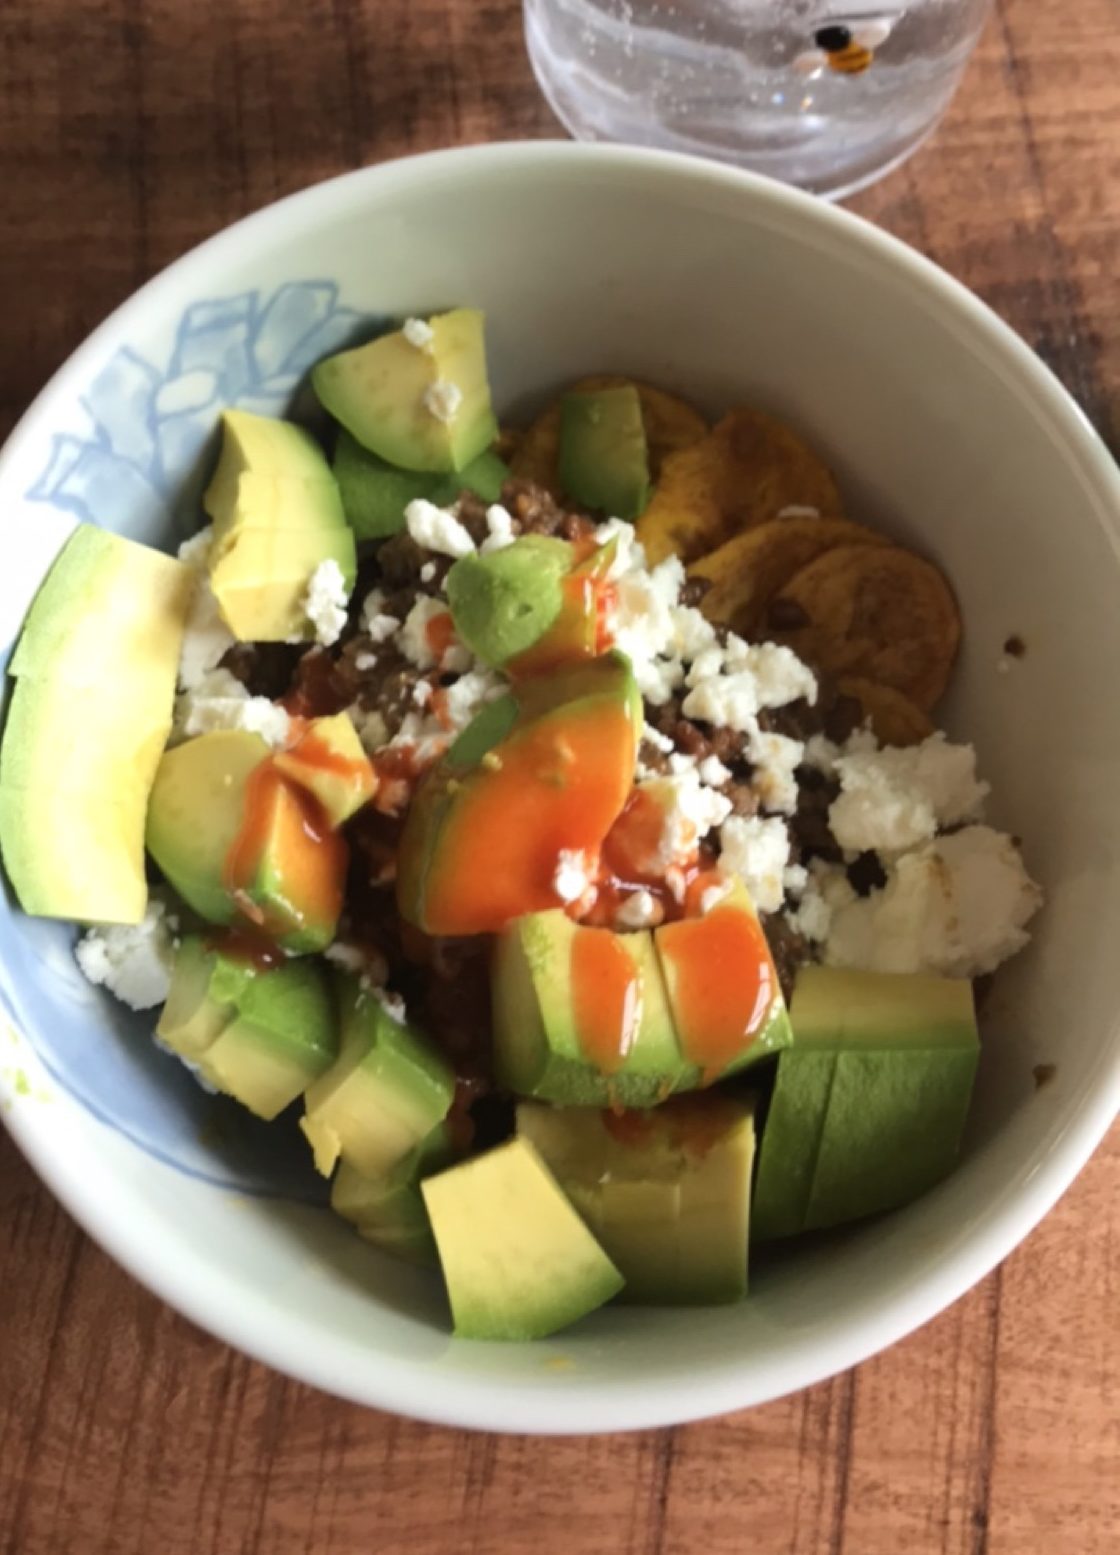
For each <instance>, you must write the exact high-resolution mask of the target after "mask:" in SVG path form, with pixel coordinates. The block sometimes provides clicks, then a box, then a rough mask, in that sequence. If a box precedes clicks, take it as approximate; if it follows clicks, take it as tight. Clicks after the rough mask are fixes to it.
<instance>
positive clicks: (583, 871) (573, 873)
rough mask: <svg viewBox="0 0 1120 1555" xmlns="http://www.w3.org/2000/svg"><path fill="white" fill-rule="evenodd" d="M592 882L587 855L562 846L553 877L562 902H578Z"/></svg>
mask: <svg viewBox="0 0 1120 1555" xmlns="http://www.w3.org/2000/svg"><path fill="white" fill-rule="evenodd" d="M590 884H591V876H590V874H589V872H588V868H587V859H586V858H585V856H584V855H583V854H582V853H580V852H577V851H576V850H575V849H572V848H561V850H560V854H559V857H558V858H557V861H556V872H555V874H554V875H553V877H552V889H553V890H554V891H555V892H556V895H557V896H558V897H559V898H560V900H561V901H562V902H578V901H579V899H580V897H581V896H582V895H583V894H584V892H585V891H586V890H587V888H588V886H589V885H590Z"/></svg>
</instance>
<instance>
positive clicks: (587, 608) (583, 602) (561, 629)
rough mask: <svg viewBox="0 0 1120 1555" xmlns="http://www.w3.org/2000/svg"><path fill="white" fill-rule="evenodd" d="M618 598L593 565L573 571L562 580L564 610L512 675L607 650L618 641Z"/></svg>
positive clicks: (542, 671)
mask: <svg viewBox="0 0 1120 1555" xmlns="http://www.w3.org/2000/svg"><path fill="white" fill-rule="evenodd" d="M617 598H618V590H617V589H616V587H615V585H614V584H613V583H608V582H607V581H606V580H605V579H603V578H599V577H597V576H596V575H595V573H594V571H593V570H592V569H591V568H588V569H587V570H586V571H584V570H583V569H581V568H577V569H576V570H575V571H574V572H569V573H568V575H567V577H566V578H564V580H563V582H562V583H561V604H560V614H559V615H558V616H557V617H556V619H555V621H553V623H552V625H551V626H550V627H549V628H548V630H547V632H545V633H544V635H543V636H542V637H540V638H539V639H538V640H537V641H536V642H535V643H534V644H533V646H532V647H531V648H526V649H525V651H524V653H519V654H518V656H517V658H516V659H513V660H511V662H510V663H509V664H507V665H506V670H507V672H508V673H509V675H510V676H511V677H512V678H513V679H515V680H517V679H523V678H524V677H525V676H526V675H541V674H545V673H547V672H548V671H549V670H553V669H558V668H560V666H561V665H564V664H574V663H576V662H578V661H579V660H580V659H596V658H598V657H599V656H600V655H601V654H604V653H606V651H607V649H608V648H609V647H610V646H611V644H612V642H613V641H614V637H613V634H612V632H611V622H612V620H613V619H614V613H615V608H616V605H617ZM436 619H437V620H438V619H439V618H438V617H437V618H436Z"/></svg>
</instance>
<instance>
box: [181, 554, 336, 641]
mask: <svg viewBox="0 0 1120 1555" xmlns="http://www.w3.org/2000/svg"><path fill="white" fill-rule="evenodd" d="M324 562H335V563H336V564H337V566H338V569H339V571H340V572H341V573H342V580H343V584H344V585H345V588H346V591H347V593H349V591H350V590H351V589H352V588H353V587H354V578H355V576H356V574H357V551H356V548H355V544H354V535H353V533H352V531H351V530H350V529H348V528H347V527H346V526H345V525H342V526H341V527H333V526H332V527H325V528H323V529H310V528H309V529H303V530H300V529H272V528H268V527H266V526H257V525H245V526H242V527H240V528H239V529H237V530H236V531H235V532H234V534H233V536H232V538H231V539H230V541H229V543H228V545H227V546H226V547H225V548H224V549H223V550H220V551H218V552H217V553H214V552H212V553H211V557H210V586H211V588H212V589H213V590H214V595H215V598H216V599H217V601H218V607H219V609H220V610H221V612H222V616H223V618H224V620H225V623H226V625H227V626H228V627H229V629H230V631H231V632H232V633H233V635H234V636H235V637H236V638H238V639H239V640H240V641H241V642H292V641H295V642H299V641H300V640H301V639H305V638H306V637H307V636H308V632H309V630H310V627H309V622H308V619H307V613H306V611H305V609H304V603H305V600H306V597H307V586H308V584H309V583H310V581H311V576H312V574H313V573H314V572H315V570H316V569H317V568H318V567H320V566H321V565H322V564H323V563H324Z"/></svg>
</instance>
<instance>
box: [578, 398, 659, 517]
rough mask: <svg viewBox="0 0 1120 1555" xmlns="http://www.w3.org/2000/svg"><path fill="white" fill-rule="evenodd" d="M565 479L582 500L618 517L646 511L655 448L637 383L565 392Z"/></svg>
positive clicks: (579, 501)
mask: <svg viewBox="0 0 1120 1555" xmlns="http://www.w3.org/2000/svg"><path fill="white" fill-rule="evenodd" d="M560 484H561V486H562V487H563V489H564V490H565V491H566V492H567V493H568V495H569V496H570V497H572V498H573V499H574V500H575V501H576V502H578V503H580V504H581V505H582V506H584V507H589V508H595V509H597V510H598V511H599V512H601V513H605V514H607V515H608V516H610V517H613V518H626V519H632V518H637V517H638V515H639V514H640V513H642V512H643V511H644V509H645V507H646V504H647V502H648V501H649V489H650V485H649V450H648V448H647V446H646V429H645V426H644V424H643V421H642V403H641V400H640V399H639V397H638V391H637V389H636V388H635V387H634V385H633V384H627V385H625V386H624V387H620V388H617V389H596V390H594V391H592V392H590V393H584V394H566V395H565V396H564V398H563V401H562V402H561V410H560Z"/></svg>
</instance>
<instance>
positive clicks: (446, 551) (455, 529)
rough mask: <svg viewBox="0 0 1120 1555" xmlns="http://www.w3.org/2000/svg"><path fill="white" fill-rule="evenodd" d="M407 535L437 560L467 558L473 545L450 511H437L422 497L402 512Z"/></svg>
mask: <svg viewBox="0 0 1120 1555" xmlns="http://www.w3.org/2000/svg"><path fill="white" fill-rule="evenodd" d="M404 521H405V523H406V524H407V526H408V532H409V534H410V535H411V536H412V538H413V539H414V540H415V541H416V544H417V545H422V546H423V547H424V549H425V550H428V551H438V552H439V553H440V555H441V556H456V557H458V556H469V555H470V553H471V552H472V551H473V550H474V541H473V540H472V539H471V537H470V535H469V534H468V533H467V531H466V529H465V528H464V527H463V525H462V524H461V523H460V522H459V520H458V519H457V518H456V516H455V514H454V513H453V512H452V511H451V509H450V508H437V507H436V505H435V503H434V502H429V501H428V499H427V498H426V497H416V498H414V500H413V501H412V502H410V503H409V504H408V506H407V507H406V508H405V510H404Z"/></svg>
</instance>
